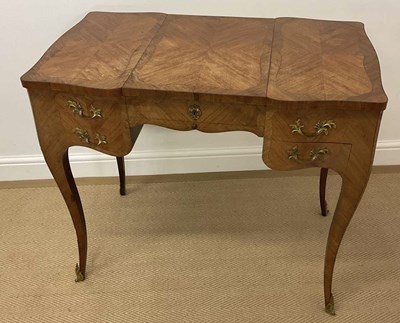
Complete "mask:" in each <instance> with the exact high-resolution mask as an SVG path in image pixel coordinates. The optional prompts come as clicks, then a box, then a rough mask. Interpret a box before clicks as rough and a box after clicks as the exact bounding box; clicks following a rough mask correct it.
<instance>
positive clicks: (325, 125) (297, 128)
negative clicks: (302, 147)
mask: <svg viewBox="0 0 400 323" xmlns="http://www.w3.org/2000/svg"><path fill="white" fill-rule="evenodd" d="M289 127H290V128H291V129H292V134H295V133H298V134H299V135H302V136H306V137H317V136H319V135H320V134H322V133H323V134H324V135H327V134H328V133H329V132H328V130H329V129H336V123H335V121H333V120H324V121H318V122H317V123H316V125H315V126H314V129H315V132H314V133H306V132H303V130H302V129H303V128H304V124H302V123H301V120H300V119H297V120H296V122H295V123H294V124H290V125H289Z"/></svg>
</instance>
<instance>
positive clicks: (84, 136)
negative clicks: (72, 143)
mask: <svg viewBox="0 0 400 323" xmlns="http://www.w3.org/2000/svg"><path fill="white" fill-rule="evenodd" d="M72 132H73V133H74V134H76V135H78V136H79V137H80V138H81V140H82V142H84V143H86V144H90V145H93V146H101V145H105V144H107V138H106V136H104V135H101V134H99V133H96V137H95V139H96V140H97V142H91V141H90V135H89V132H88V131H87V130H86V129H81V128H74V129H72Z"/></svg>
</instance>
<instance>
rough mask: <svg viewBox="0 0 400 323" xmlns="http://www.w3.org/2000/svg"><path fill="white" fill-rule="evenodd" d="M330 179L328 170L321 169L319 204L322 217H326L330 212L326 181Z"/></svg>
mask: <svg viewBox="0 0 400 323" xmlns="http://www.w3.org/2000/svg"><path fill="white" fill-rule="evenodd" d="M327 177H328V168H321V173H320V177H319V204H320V205H321V215H322V216H326V215H327V214H328V212H329V210H328V204H327V203H326V199H325V192H326V179H327Z"/></svg>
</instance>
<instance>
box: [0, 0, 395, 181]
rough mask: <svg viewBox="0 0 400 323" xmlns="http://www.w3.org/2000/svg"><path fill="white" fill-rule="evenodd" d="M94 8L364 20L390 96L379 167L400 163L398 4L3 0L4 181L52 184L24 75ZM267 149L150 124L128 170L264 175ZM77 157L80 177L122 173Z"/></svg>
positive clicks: (0, 168) (357, 0)
mask: <svg viewBox="0 0 400 323" xmlns="http://www.w3.org/2000/svg"><path fill="white" fill-rule="evenodd" d="M94 10H97V11H131V12H135V11H153V12H154V11H156V12H166V13H182V14H185V13H186V14H202V15H224V16H251V17H279V16H293V17H307V18H320V19H332V20H357V21H362V22H364V23H365V25H366V29H367V33H368V35H369V36H370V38H371V40H372V43H373V44H374V46H375V48H376V50H377V52H378V56H379V59H380V62H381V68H382V77H383V83H384V87H385V90H386V93H387V95H388V97H389V105H388V108H387V110H386V111H385V113H384V118H383V122H382V126H381V131H380V135H379V139H378V149H377V154H376V158H375V164H377V165H383V164H384V165H398V164H400V132H399V131H398V128H399V125H398V122H399V120H400V109H399V108H398V106H399V105H400V97H399V86H400V82H399V75H400V64H399V63H398V53H400V19H399V17H400V1H398V0H381V1H376V0H374V1H372V0H347V1H341V0H323V1H321V0H318V1H317V0H303V1H296V0H269V1H268V0H263V1H261V0H240V1H239V0H235V1H227V0H218V1H216V0H213V1H210V0H201V1H199V0H191V1H188V0H185V1H184V0H169V1H165V0H152V1H145V0H142V1H139V0H136V1H135V0H113V1H105V0H85V1H82V0H80V1H78V0H13V1H6V0H0V44H1V45H0V46H1V47H0V62H1V63H0V89H1V90H0V91H1V92H0V94H1V101H0V102H1V104H0V109H1V110H0V111H1V117H0V181H1V180H17V179H36V178H50V174H49V172H48V171H47V167H46V166H45V164H44V162H43V159H42V157H41V152H40V148H39V145H38V141H37V138H36V133H35V128H34V123H33V118H32V114H31V110H30V105H29V101H28V96H27V93H26V91H25V89H23V88H22V87H21V85H20V81H19V77H20V76H21V75H22V74H23V73H24V72H26V71H27V70H28V69H29V68H30V67H31V66H32V65H33V64H34V63H35V62H36V61H37V60H38V59H39V58H40V56H41V55H42V54H43V53H44V51H45V50H46V49H47V48H48V47H49V46H50V45H51V44H52V43H53V42H54V41H55V40H56V39H57V38H58V37H59V36H60V35H61V34H62V33H63V32H65V31H66V30H67V29H69V28H70V27H71V26H73V25H74V24H75V23H77V22H78V21H79V20H81V19H82V18H83V17H84V15H85V14H86V13H87V12H89V11H94ZM261 144H262V141H261V139H260V138H257V137H255V136H254V135H252V134H250V133H243V132H232V133H220V134H203V133H199V132H175V131H171V130H167V129H162V128H158V127H155V126H146V127H145V129H144V131H143V133H142V134H141V137H140V138H139V140H138V142H137V144H136V146H135V149H134V151H133V152H132V154H131V155H130V156H129V157H128V158H127V159H128V161H127V164H128V165H127V172H128V174H132V175H133V174H156V173H158V174H160V173H184V172H205V171H222V170H224V171H225V170H247V169H266V167H265V166H264V164H263V163H262V161H261V155H260V154H261ZM72 153H73V157H72V161H73V170H74V172H75V175H76V176H112V175H116V167H115V165H114V162H113V160H112V159H111V158H110V157H107V156H103V155H100V154H98V153H94V152H93V151H91V150H88V149H84V148H73V149H72Z"/></svg>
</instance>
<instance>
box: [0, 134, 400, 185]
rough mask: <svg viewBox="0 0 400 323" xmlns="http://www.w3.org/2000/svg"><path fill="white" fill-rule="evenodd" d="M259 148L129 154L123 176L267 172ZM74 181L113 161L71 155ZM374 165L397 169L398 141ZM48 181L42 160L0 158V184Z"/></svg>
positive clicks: (383, 145)
mask: <svg viewBox="0 0 400 323" xmlns="http://www.w3.org/2000/svg"><path fill="white" fill-rule="evenodd" d="M261 151H262V147H258V146H257V147H237V148H229V149H197V150H193V149H191V150H168V151H134V150H133V151H132V153H131V154H129V155H128V156H126V157H125V165H126V174H127V175H128V176H134V175H160V174H183V173H207V172H226V171H245V170H263V169H268V168H267V167H266V166H265V164H264V163H263V161H262V159H261ZM70 161H71V165H72V170H73V173H74V176H75V177H104V176H107V177H109V176H117V174H118V171H117V165H116V161H115V158H113V157H110V156H107V155H104V154H100V153H96V152H94V153H91V154H71V156H70ZM374 165H379V166H381V165H382V166H383V165H400V141H397V140H390V141H380V142H378V144H377V149H376V154H375V160H374ZM49 178H52V176H51V174H50V172H49V170H48V168H47V165H46V164H45V162H44V159H43V156H39V155H36V156H14V157H0V181H16V180H35V179H49Z"/></svg>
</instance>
